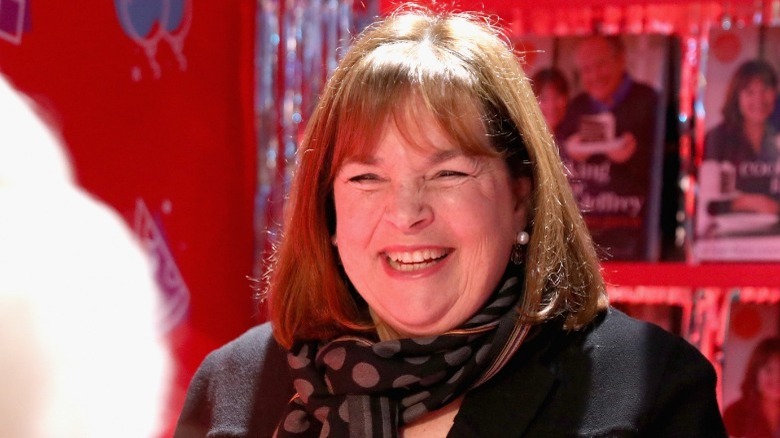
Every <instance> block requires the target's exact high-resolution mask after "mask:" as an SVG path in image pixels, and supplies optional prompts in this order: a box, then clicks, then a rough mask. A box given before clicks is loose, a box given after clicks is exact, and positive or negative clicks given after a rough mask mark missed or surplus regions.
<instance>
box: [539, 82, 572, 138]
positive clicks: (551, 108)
mask: <svg viewBox="0 0 780 438" xmlns="http://www.w3.org/2000/svg"><path fill="white" fill-rule="evenodd" d="M567 103H568V100H567V99H566V95H565V94H563V93H561V92H560V91H558V89H556V88H555V87H554V86H552V85H546V86H544V87H542V90H541V91H540V92H539V107H541V109H542V115H544V120H546V121H547V126H549V127H550V128H551V129H555V127H557V126H558V124H560V123H561V120H563V116H565V115H566V105H567Z"/></svg>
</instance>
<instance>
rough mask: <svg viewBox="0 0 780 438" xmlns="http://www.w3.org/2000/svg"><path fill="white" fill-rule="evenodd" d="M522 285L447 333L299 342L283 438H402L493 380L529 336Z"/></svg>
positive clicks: (502, 291)
mask: <svg viewBox="0 0 780 438" xmlns="http://www.w3.org/2000/svg"><path fill="white" fill-rule="evenodd" d="M521 283H522V282H521V281H520V279H518V278H517V277H511V278H508V279H506V280H505V281H504V282H503V283H502V286H501V287H500V288H499V289H498V290H497V291H496V292H495V293H494V294H493V295H492V296H491V298H490V299H489V300H488V302H487V303H486V304H485V306H484V307H483V308H482V309H481V310H480V311H479V312H478V313H477V314H476V315H474V316H473V317H472V318H471V319H470V320H468V321H467V322H466V323H464V324H463V325H462V326H460V327H458V328H456V329H454V330H451V331H449V332H446V333H444V334H442V335H439V336H431V337H424V338H410V339H398V340H389V341H380V342H375V341H371V340H369V339H366V338H362V337H356V336H344V337H340V338H337V339H334V340H332V341H330V342H327V343H318V342H299V343H296V344H295V345H294V346H293V348H292V349H291V350H290V352H289V353H288V355H287V361H288V363H289V365H290V368H291V369H292V375H293V384H294V385H295V390H296V391H297V393H296V394H295V396H294V397H293V399H292V400H290V403H289V404H288V405H287V409H286V410H285V412H284V415H283V416H282V417H281V418H282V420H281V421H280V423H279V425H278V426H277V430H276V434H275V436H278V437H317V436H319V437H330V436H334V437H346V436H349V437H387V438H390V437H397V436H398V431H399V427H400V426H402V425H405V424H409V423H411V422H413V421H414V420H416V419H418V418H420V417H421V416H423V415H425V414H426V413H428V412H432V411H434V410H436V409H439V408H441V407H442V406H444V405H446V404H447V403H448V402H450V401H452V400H454V399H455V398H457V397H458V396H460V395H461V394H463V393H465V392H466V391H467V390H469V389H470V388H473V387H475V386H477V385H479V384H481V383H482V382H484V381H486V380H488V379H489V378H490V377H492V376H493V375H494V374H495V373H497V372H498V371H499V370H500V369H501V367H502V366H503V365H504V364H505V363H506V361H507V360H508V359H509V358H510V357H511V355H512V354H513V353H514V352H515V351H516V350H517V348H518V347H519V346H520V344H521V343H522V341H523V339H524V338H525V336H526V334H527V333H528V326H527V325H523V324H520V323H519V322H518V316H519V313H518V311H517V303H518V300H519V298H520V295H521V291H522V284H521Z"/></svg>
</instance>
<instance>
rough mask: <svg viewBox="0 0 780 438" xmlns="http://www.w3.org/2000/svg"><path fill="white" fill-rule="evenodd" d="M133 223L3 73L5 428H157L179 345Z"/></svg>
mask: <svg viewBox="0 0 780 438" xmlns="http://www.w3.org/2000/svg"><path fill="white" fill-rule="evenodd" d="M158 299H159V294H158V292H157V289H156V286H155V284H154V281H153V279H152V276H151V269H150V266H149V265H148V262H147V260H146V258H145V257H144V255H143V253H142V251H141V249H140V247H139V246H138V244H137V243H136V241H135V240H134V238H133V236H132V234H131V233H130V231H129V229H128V227H127V226H126V225H125V224H124V222H123V221H122V220H121V219H120V217H119V216H118V215H117V214H116V213H115V212H114V211H112V210H111V209H109V208H108V207H106V206H105V205H103V204H102V203H100V202H98V201H96V200H95V199H94V198H92V197H90V196H89V195H87V194H86V193H85V192H83V191H82V190H80V189H79V188H78V187H77V186H76V185H75V183H74V181H73V177H72V174H71V170H70V167H69V164H68V161H67V157H66V156H65V154H64V152H63V150H62V149H61V148H60V146H59V143H58V141H57V140H56V139H55V137H54V136H53V135H52V133H51V132H50V131H49V130H48V129H47V127H46V126H45V125H44V124H43V123H42V122H41V121H40V120H39V119H38V117H37V116H36V115H35V114H34V113H33V111H32V110H31V109H30V107H29V106H28V105H27V102H25V101H24V100H23V98H22V97H21V96H20V95H18V94H16V93H15V92H14V91H13V90H12V89H11V88H10V87H9V86H8V84H7V83H6V81H5V79H4V78H0V388H2V390H0V437H13V438H16V437H23V438H27V437H30V438H52V437H54V438H71V437H73V438H75V437H78V438H85V437H89V438H91V437H95V438H97V437H101V438H104V437H128V438H131V437H132V438H139V437H152V436H155V434H156V433H157V432H158V431H159V430H160V427H161V426H162V425H161V420H162V418H161V412H162V410H163V407H164V403H165V396H166V393H167V391H166V388H167V383H168V371H169V355H168V351H167V349H166V347H165V344H164V342H163V339H162V336H161V334H160V333H159V332H158V330H157V327H158V320H157V317H158V313H157V306H158V303H157V300H158Z"/></svg>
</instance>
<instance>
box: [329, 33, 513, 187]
mask: <svg viewBox="0 0 780 438" xmlns="http://www.w3.org/2000/svg"><path fill="white" fill-rule="evenodd" d="M479 84H480V82H479V80H478V78H477V77H476V75H475V74H473V73H472V72H471V70H470V69H469V66H468V65H467V64H466V63H465V62H464V61H463V60H462V59H460V58H458V57H456V56H455V55H454V54H452V53H451V52H449V51H444V50H441V49H437V48H436V47H434V46H433V45H432V44H431V43H428V42H425V41H423V42H414V41H403V42H396V43H393V44H386V45H380V46H379V47H377V48H375V49H374V50H373V51H372V52H371V53H370V54H368V55H366V56H365V57H364V58H363V59H361V61H360V62H358V63H356V64H355V65H352V66H350V71H349V73H348V74H347V78H345V82H344V88H343V94H342V95H341V96H339V97H340V99H342V102H341V103H340V104H339V105H338V107H340V108H341V111H340V113H339V114H338V127H337V131H336V136H335V145H334V146H335V147H334V155H333V162H332V167H331V168H330V171H331V175H329V182H331V183H332V181H333V178H334V177H335V174H336V173H337V172H338V171H339V169H340V168H341V166H342V165H343V164H344V162H345V161H347V160H357V161H368V160H369V159H370V158H371V156H372V155H373V154H374V151H375V149H376V146H377V144H378V142H379V140H380V136H381V135H382V133H383V131H384V129H385V128H386V127H387V126H388V124H389V123H393V124H395V125H396V126H397V128H398V130H399V132H400V133H401V135H402V136H403V138H404V140H405V141H406V142H407V143H408V144H410V145H411V146H412V147H415V148H420V149H422V150H430V149H442V145H436V144H431V143H430V142H428V141H426V138H424V137H423V138H419V137H417V136H413V135H411V132H415V131H416V132H429V131H430V130H431V129H432V128H431V127H430V126H427V125H426V124H425V123H426V122H428V121H430V120H431V119H433V120H434V121H435V123H437V125H438V128H439V129H441V130H442V132H444V133H445V134H446V135H447V136H448V137H449V138H450V140H451V143H452V144H453V145H455V146H457V147H458V148H459V149H460V150H461V151H462V152H463V153H464V154H466V155H488V156H503V155H502V153H501V152H499V149H498V146H499V145H498V144H497V143H496V142H495V141H494V140H493V139H492V137H493V135H492V134H491V132H492V131H493V129H491V126H493V125H495V123H493V122H492V120H494V119H496V117H493V116H492V113H494V112H495V111H491V110H489V109H488V108H486V105H485V103H484V100H485V99H483V98H482V97H481V95H482V93H481V90H480V85H479Z"/></svg>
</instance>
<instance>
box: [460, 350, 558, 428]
mask: <svg viewBox="0 0 780 438" xmlns="http://www.w3.org/2000/svg"><path fill="white" fill-rule="evenodd" d="M516 364H518V361H512V362H510V363H509V364H507V367H505V368H504V370H502V372H501V373H500V374H498V375H496V376H494V377H493V378H492V379H491V380H490V381H488V382H486V383H485V384H483V385H482V386H480V387H478V388H475V389H473V390H471V391H469V392H468V393H467V394H466V396H465V398H464V400H463V404H462V405H461V407H460V410H459V411H458V414H457V415H456V417H455V422H454V424H453V427H452V429H451V430H450V433H449V435H448V436H450V437H467V436H479V437H487V436H501V437H519V436H522V435H523V434H524V433H525V431H526V429H527V428H528V426H529V425H530V424H531V423H532V421H533V419H534V418H535V417H536V415H537V413H538V411H539V408H540V407H541V406H542V404H543V402H544V400H545V398H546V397H547V395H548V394H549V393H550V391H551V390H552V389H553V388H554V386H555V383H556V378H555V376H554V375H553V374H552V373H551V372H550V371H549V370H548V369H547V368H545V367H544V366H543V365H542V364H540V363H538V362H537V361H532V362H530V363H526V364H525V365H521V366H520V367H517V366H516ZM520 364H522V362H520ZM513 365H515V366H514V367H513Z"/></svg>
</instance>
